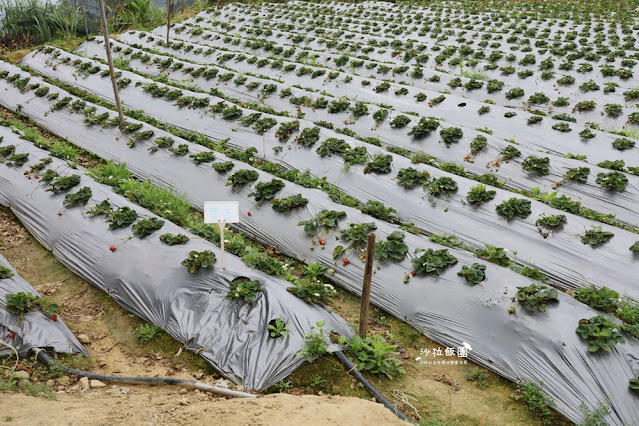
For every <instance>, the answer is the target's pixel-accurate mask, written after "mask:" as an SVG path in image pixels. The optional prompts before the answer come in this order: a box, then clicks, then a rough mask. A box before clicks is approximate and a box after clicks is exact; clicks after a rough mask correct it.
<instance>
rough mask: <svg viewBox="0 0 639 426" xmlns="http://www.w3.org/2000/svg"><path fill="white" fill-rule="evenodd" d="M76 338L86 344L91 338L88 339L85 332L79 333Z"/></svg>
mask: <svg viewBox="0 0 639 426" xmlns="http://www.w3.org/2000/svg"><path fill="white" fill-rule="evenodd" d="M78 340H79V341H80V343H82V344H83V345H88V344H89V343H91V339H89V336H87V335H86V334H80V335H79V336H78Z"/></svg>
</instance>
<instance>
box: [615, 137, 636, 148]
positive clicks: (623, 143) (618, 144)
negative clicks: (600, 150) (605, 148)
mask: <svg viewBox="0 0 639 426" xmlns="http://www.w3.org/2000/svg"><path fill="white" fill-rule="evenodd" d="M612 146H613V147H615V148H616V149H618V150H619V151H623V150H625V149H630V148H634V146H635V142H634V141H631V140H630V139H628V138H619V139H615V141H614V142H613V143H612Z"/></svg>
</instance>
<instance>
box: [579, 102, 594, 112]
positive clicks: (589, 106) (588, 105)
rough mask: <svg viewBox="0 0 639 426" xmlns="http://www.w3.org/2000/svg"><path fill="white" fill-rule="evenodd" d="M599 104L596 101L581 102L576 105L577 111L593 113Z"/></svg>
mask: <svg viewBox="0 0 639 426" xmlns="http://www.w3.org/2000/svg"><path fill="white" fill-rule="evenodd" d="M596 106H597V104H596V103H595V101H581V102H579V103H577V104H576V105H575V110H577V111H580V112H581V111H592V110H594V109H595V108H596Z"/></svg>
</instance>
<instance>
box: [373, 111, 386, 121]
mask: <svg viewBox="0 0 639 426" xmlns="http://www.w3.org/2000/svg"><path fill="white" fill-rule="evenodd" d="M387 115H388V110H387V109H383V108H382V109H380V110H377V111H375V113H374V114H373V119H374V120H375V122H376V123H377V124H380V123H381V122H382V121H384V118H386V116H387Z"/></svg>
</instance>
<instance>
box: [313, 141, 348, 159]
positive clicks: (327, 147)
mask: <svg viewBox="0 0 639 426" xmlns="http://www.w3.org/2000/svg"><path fill="white" fill-rule="evenodd" d="M350 149H351V146H350V145H349V144H347V143H346V141H344V139H337V138H328V139H326V140H325V141H324V142H322V144H321V145H320V147H319V148H317V151H315V152H317V154H319V155H321V156H322V157H323V156H325V155H328V156H330V155H331V154H337V155H344V154H345V153H347V152H348V151H349V150H350Z"/></svg>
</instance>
